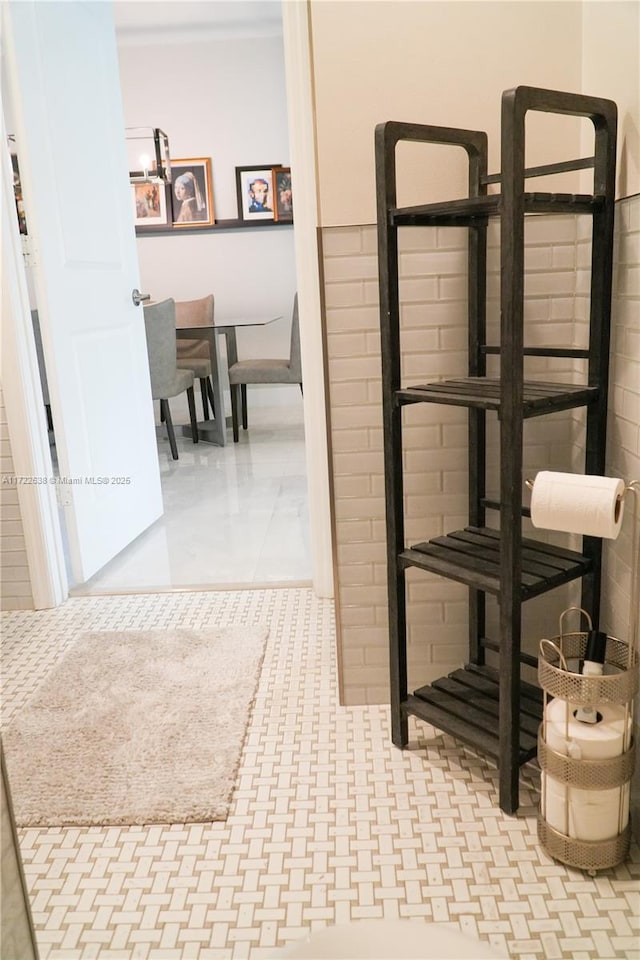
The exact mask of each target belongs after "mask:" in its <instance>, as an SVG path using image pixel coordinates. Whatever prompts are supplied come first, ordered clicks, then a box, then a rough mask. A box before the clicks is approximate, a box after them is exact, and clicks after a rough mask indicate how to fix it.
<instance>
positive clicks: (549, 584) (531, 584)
mask: <svg viewBox="0 0 640 960" xmlns="http://www.w3.org/2000/svg"><path fill="white" fill-rule="evenodd" d="M398 560H399V562H400V563H401V565H402V566H403V567H405V568H406V567H419V568H420V569H421V570H429V571H430V572H431V573H438V574H440V575H441V576H444V577H449V578H450V579H451V580H457V581H458V582H459V583H465V584H467V586H469V587H474V588H476V589H478V590H484V591H485V592H486V593H491V594H493V595H494V596H497V597H499V596H500V592H501V590H500V533H499V531H497V530H492V529H490V528H489V527H466V528H465V529H464V530H456V531H454V532H453V533H449V534H447V535H446V536H444V537H434V538H433V539H432V540H428V541H425V542H423V543H417V544H415V545H414V546H412V547H409V548H408V549H406V550H403V551H402V552H401V553H400V555H399V557H398ZM590 570H591V562H590V561H589V559H588V558H587V557H584V556H583V555H582V554H581V553H576V552H575V551H574V550H565V549H564V548H562V547H556V546H553V545H552V544H548V543H540V542H538V541H537V540H530V539H528V538H526V537H523V538H522V573H521V579H520V597H521V599H522V600H529V599H530V598H531V597H537V596H538V595H539V594H541V593H546V592H547V591H548V590H553V589H554V588H555V587H559V586H561V585H562V584H563V583H569V581H571V580H577V579H578V577H583V576H584V575H585V574H587V573H589V571H590Z"/></svg>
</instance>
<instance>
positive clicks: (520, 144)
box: [375, 86, 617, 813]
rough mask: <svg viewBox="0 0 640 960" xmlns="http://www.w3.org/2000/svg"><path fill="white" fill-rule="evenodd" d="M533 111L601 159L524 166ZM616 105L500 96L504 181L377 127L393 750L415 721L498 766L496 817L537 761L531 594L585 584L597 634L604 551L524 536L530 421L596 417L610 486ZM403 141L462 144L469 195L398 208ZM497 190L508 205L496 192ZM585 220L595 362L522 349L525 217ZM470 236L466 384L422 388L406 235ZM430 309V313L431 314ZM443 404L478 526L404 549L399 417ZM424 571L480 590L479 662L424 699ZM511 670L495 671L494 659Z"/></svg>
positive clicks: (547, 94)
mask: <svg viewBox="0 0 640 960" xmlns="http://www.w3.org/2000/svg"><path fill="white" fill-rule="evenodd" d="M528 111H540V112H545V113H557V114H565V115H570V116H577V117H588V118H589V119H590V120H591V121H592V122H593V125H594V131H595V152H594V156H593V157H588V158H580V159H577V160H570V161H563V162H561V163H557V164H548V165H545V166H541V167H534V168H528V169H526V168H525V165H524V156H525V116H526V114H527V112H528ZM616 117H617V110H616V106H615V104H614V103H613V102H612V101H609V100H603V99H600V98H596V97H587V96H582V95H580V94H572V93H562V92H558V91H553V90H543V89H539V88H535V87H524V86H523V87H516V88H514V89H513V90H507V91H505V93H504V94H503V96H502V130H501V168H502V169H501V173H500V174H492V175H488V174H487V136H486V134H485V133H483V132H481V131H474V130H460V129H454V128H450V127H436V126H427V125H424V124H408V123H399V122H395V121H389V122H387V123H383V124H380V125H379V126H378V127H377V128H376V141H375V143H376V182H377V203H378V258H379V283H380V325H381V345H382V393H383V422H384V454H385V489H386V517H387V569H388V598H389V641H390V673H391V719H392V738H393V742H394V743H395V744H396V746H399V747H404V746H406V745H407V742H408V717H409V716H410V715H415V716H417V717H420V718H422V719H423V720H426V721H427V722H429V723H432V724H433V725H434V726H436V727H438V728H439V729H441V730H444V731H445V732H447V733H450V734H451V735H452V736H454V737H456V738H458V739H460V740H461V741H463V742H465V743H467V744H469V745H471V746H472V747H474V748H475V749H477V750H478V751H480V752H482V753H484V754H486V755H487V756H489V757H491V758H492V759H493V760H495V762H496V763H497V764H498V767H499V771H500V806H501V808H502V809H503V810H504V811H505V812H507V813H513V812H515V811H516V810H517V808H518V802H519V800H518V781H519V771H520V766H521V765H522V764H523V763H525V762H527V760H530V759H531V758H532V757H534V756H535V754H536V736H537V726H538V723H539V721H540V718H541V713H542V695H541V691H540V690H539V689H538V688H537V687H534V686H532V685H531V684H527V683H524V681H523V680H522V679H521V675H520V672H521V665H522V664H523V663H524V664H527V665H529V666H531V665H533V664H535V658H532V657H530V656H528V655H526V654H524V653H522V651H521V649H520V647H521V637H520V630H521V606H522V603H523V602H525V601H526V600H527V599H529V598H530V597H534V596H538V595H540V594H543V593H545V592H546V591H548V590H552V589H554V588H555V587H557V586H559V585H561V584H564V583H568V582H569V581H572V580H577V579H581V582H582V601H581V602H582V606H583V607H584V608H585V609H586V610H588V611H589V613H590V614H591V616H592V619H593V622H594V625H595V624H597V623H598V616H599V605H600V603H599V601H600V580H601V554H602V541H601V540H600V539H599V538H594V537H585V538H583V544H582V550H581V552H580V553H576V552H574V551H570V550H564V549H561V548H558V547H553V546H550V545H549V544H546V543H541V542H537V541H536V540H532V539H527V538H524V537H523V536H522V516H523V515H525V516H526V515H527V514H528V510H527V508H526V507H524V506H523V503H522V488H523V476H522V450H523V422H524V420H525V419H527V418H529V417H535V416H544V415H545V414H548V413H552V412H555V411H558V410H568V409H572V408H577V407H584V408H585V409H586V411H587V413H586V443H585V462H584V472H585V473H588V474H602V473H603V472H604V467H605V438H606V437H605V435H606V416H607V389H608V363H609V327H610V304H611V278H612V259H613V217H614V199H615V156H616ZM400 141H413V142H421V143H430V144H447V145H457V146H459V147H460V148H462V149H463V150H465V151H466V153H467V157H468V197H467V198H466V199H462V200H453V201H450V202H439V203H433V204H431V203H429V204H422V205H420V206H415V207H402V208H398V206H397V202H396V196H397V193H396V166H395V151H396V146H397V144H398V143H399V142H400ZM585 169H593V171H594V186H593V193H592V194H589V195H585V194H577V195H575V194H567V193H529V192H525V189H524V185H525V180H528V179H530V178H533V177H538V176H549V175H553V174H556V173H565V172H567V171H574V170H585ZM494 183H500V185H501V192H500V193H499V194H491V195H489V194H488V193H487V186H488V185H489V184H494ZM545 213H546V214H553V213H575V214H580V215H583V216H584V215H586V216H589V217H591V218H592V264H591V306H590V321H589V348H588V350H578V349H574V348H573V347H572V346H571V345H568V346H567V347H565V348H559V349H555V348H552V347H550V348H534V349H532V348H526V347H525V346H524V318H523V313H524V220H525V216H526V215H528V214H545ZM492 217H493V218H498V219H499V221H500V227H501V230H500V257H501V290H500V299H501V321H500V344H498V345H496V344H493V345H491V344H488V343H487V342H486V267H487V227H488V223H489V219H490V218H492ZM412 226H444V227H446V226H454V227H460V226H464V227H467V229H468V370H467V373H468V376H467V377H465V378H460V379H456V380H445V381H438V382H435V383H427V384H421V385H419V386H407V385H405V386H403V384H402V382H401V374H400V366H401V343H400V284H399V275H398V229H400V228H405V227H407V228H410V227H412ZM425 309H426V308H425ZM491 354H496V355H499V357H500V377H499V378H498V379H493V378H488V377H487V370H486V363H487V361H486V358H487V356H488V355H491ZM525 356H547V357H558V356H562V357H576V358H582V359H585V360H588V376H587V381H586V383H584V384H582V385H576V384H559V383H551V382H550V383H543V382H540V381H527V380H525V379H524V363H523V358H524V357H525ZM413 403H444V404H454V405H458V406H463V407H466V408H467V409H468V439H469V487H468V490H469V492H468V526H467V527H466V528H465V529H464V530H458V531H454V532H452V533H449V534H447V535H446V536H444V537H436V538H434V539H432V540H430V541H428V542H425V543H418V544H415V545H413V546H407V545H406V543H405V534H404V509H403V473H402V450H403V441H402V410H403V407H404V406H406V405H407V404H413ZM487 413H490V414H491V413H495V414H496V415H497V417H498V420H499V425H500V449H501V451H503V453H502V455H501V464H500V498H499V502H495V501H492V500H489V499H487V497H486V489H485V475H486V449H485V444H486V417H487ZM487 509H493V510H497V511H499V516H500V527H499V529H494V528H492V527H489V526H487V522H486V511H487ZM408 567H417V568H419V569H423V570H426V571H430V572H431V573H436V574H438V575H440V576H443V577H447V578H449V579H453V580H456V581H458V582H461V583H464V584H466V585H467V586H468V588H469V662H468V663H467V664H466V666H465V667H464V669H462V670H457V671H455V672H454V673H452V674H450V675H449V676H448V677H443V678H442V679H440V680H437V681H435V682H433V683H431V684H429V685H427V686H424V687H421V688H419V689H418V690H416V691H415V692H414V693H413V694H409V692H408V682H407V650H406V644H407V638H406V630H407V622H406V620H407V618H406V594H405V571H406V569H407V568H408ZM486 594H491V595H494V596H496V597H497V598H498V601H499V604H500V626H499V636H498V637H497V638H494V639H491V638H488V637H486V612H485V597H486ZM487 650H491V651H494V652H496V653H497V655H498V657H499V670H494V669H492V668H491V667H489V666H488V665H487V664H486V651H487Z"/></svg>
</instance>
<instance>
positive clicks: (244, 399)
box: [240, 383, 249, 430]
mask: <svg viewBox="0 0 640 960" xmlns="http://www.w3.org/2000/svg"><path fill="white" fill-rule="evenodd" d="M240 392H241V394H242V429H243V430H246V429H247V427H248V426H249V419H248V413H247V385H246V383H241V384H240Z"/></svg>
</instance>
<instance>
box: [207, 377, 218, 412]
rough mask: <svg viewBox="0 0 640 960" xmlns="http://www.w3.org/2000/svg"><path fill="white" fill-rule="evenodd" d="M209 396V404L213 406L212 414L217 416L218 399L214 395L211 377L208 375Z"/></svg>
mask: <svg viewBox="0 0 640 960" xmlns="http://www.w3.org/2000/svg"><path fill="white" fill-rule="evenodd" d="M207 396H208V397H209V406H210V407H211V416H213V417H215V415H216V401H215V399H214V396H213V384H212V383H211V377H207Z"/></svg>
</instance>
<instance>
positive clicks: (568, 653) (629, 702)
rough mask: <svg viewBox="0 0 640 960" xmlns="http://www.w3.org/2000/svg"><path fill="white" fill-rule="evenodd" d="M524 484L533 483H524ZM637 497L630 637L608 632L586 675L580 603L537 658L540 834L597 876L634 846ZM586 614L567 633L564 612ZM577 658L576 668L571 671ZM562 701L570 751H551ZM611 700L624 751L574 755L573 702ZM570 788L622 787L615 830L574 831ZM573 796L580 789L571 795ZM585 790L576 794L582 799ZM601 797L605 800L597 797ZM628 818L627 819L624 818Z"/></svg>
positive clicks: (551, 849) (635, 489) (634, 490)
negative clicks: (602, 835)
mask: <svg viewBox="0 0 640 960" xmlns="http://www.w3.org/2000/svg"><path fill="white" fill-rule="evenodd" d="M526 483H527V486H529V487H531V488H532V487H533V483H532V482H531V481H529V480H527V481H526ZM628 494H632V495H633V498H634V510H633V533H632V538H631V539H632V545H631V550H632V572H631V597H630V613H629V635H628V642H627V643H625V642H623V641H622V640H619V639H617V638H616V637H612V636H609V635H607V637H606V651H605V658H604V659H605V663H604V672H603V674H602V675H600V676H593V675H591V676H589V675H585V674H582V673H580V672H579V662H580V660H581V659H583V658H584V656H585V651H586V648H587V641H588V638H589V634H590V633H592V631H593V625H592V622H591V618H590V616H589V614H588V613H587V611H585V610H582V608H580V607H569V608H568V609H566V610H565V611H563V613H562V614H561V616H560V622H559V634H558V635H557V636H556V637H552V638H544V639H542V640H541V641H540V656H539V660H538V678H539V682H540V686H541V687H542V689H543V692H544V704H543V720H542V723H541V724H540V727H539V730H538V763H539V765H540V768H541V770H542V772H543V788H542V790H541V806H540V811H539V814H538V839H539V840H540V843H541V844H542V846H543V847H545V849H546V850H547V852H548V853H549V854H550V855H551V856H552V857H554V859H556V860H560V861H561V862H563V863H566V864H568V865H569V866H572V867H577V868H579V869H583V870H586V871H587V872H588V873H589V874H590V875H591V876H595V873H596V871H597V870H601V869H605V868H608V867H611V866H615V865H616V864H618V863H620V862H622V861H623V860H624V859H625V857H626V856H627V853H628V851H629V846H630V841H631V822H630V820H629V818H628V802H629V784H630V780H631V777H632V775H633V770H634V758H635V745H634V743H633V737H632V730H633V701H634V697H635V695H636V693H637V691H638V674H639V661H640V657H639V654H638V644H637V628H638V603H637V597H638V590H639V587H640V583H639V574H640V569H639V567H640V558H639V556H638V553H639V550H638V546H639V540H640V530H639V526H640V517H639V509H638V506H639V502H640V481H637V480H636V481H632V482H631V483H629V484H627V485H626V487H625V490H624V495H625V496H626V495H628ZM572 611H575V612H578V613H581V614H582V615H583V616H584V618H585V620H586V623H587V625H588V630H587V631H584V630H579V631H577V632H567V631H566V629H565V620H566V617H567V616H568V615H569V614H570V613H571V612H572ZM573 661H575V662H576V669H575V670H574V669H572V667H573ZM555 698H559V699H560V700H563V701H565V702H566V704H567V706H566V709H565V711H564V716H565V721H566V722H565V743H566V750H567V752H566V753H561V752H559V751H557V750H554V749H553V748H552V747H551V746H550V745H549V742H548V737H547V727H546V724H547V708H548V706H549V703H550V702H551V701H552V700H553V699H555ZM598 704H600V705H603V704H614V705H618V707H622V708H623V714H622V717H623V723H622V739H621V750H620V753H619V754H618V755H616V756H609V757H607V758H606V759H586V760H585V759H582V758H580V757H576V756H570V755H569V754H570V753H571V738H570V736H569V722H570V715H571V716H573V715H575V711H574V709H573V708H574V707H575V708H576V710H577V708H578V707H580V706H581V705H589V706H593V707H595V708H596V709H597V707H598ZM552 781H556V782H557V783H556V785H559V786H560V789H561V791H563V796H564V801H563V802H564V805H565V806H564V817H563V819H564V826H563V830H558V829H556V827H557V824H556V827H554V826H552V825H551V824H550V823H549V822H548V821H547V818H546V812H547V810H546V807H547V800H548V797H547V790H549V791H551V789H552ZM572 790H579V791H601V792H600V793H595V792H594V793H593V796H594V797H598V798H601V797H603V796H607V794H605V793H604V791H614V790H617V797H618V832H617V834H616V835H615V836H612V837H609V838H608V839H605V840H589V839H584V838H581V837H579V836H576V835H575V833H576V831H574V835H571V833H572V831H571V830H570V826H569V823H570V812H571V810H572V809H574V808H571V807H570V804H571V803H572V800H571V798H572V793H571V791H572ZM573 796H574V797H576V794H573ZM584 796H585V794H584V793H581V794H580V795H579V798H580V800H582V799H583V798H584ZM598 802H600V801H598ZM625 820H626V823H625Z"/></svg>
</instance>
